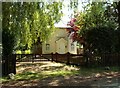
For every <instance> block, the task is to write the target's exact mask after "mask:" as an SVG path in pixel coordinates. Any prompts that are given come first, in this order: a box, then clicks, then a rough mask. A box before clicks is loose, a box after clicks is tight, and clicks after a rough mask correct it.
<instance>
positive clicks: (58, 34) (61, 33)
mask: <svg viewBox="0 0 120 88" xmlns="http://www.w3.org/2000/svg"><path fill="white" fill-rule="evenodd" d="M62 42H63V43H65V44H64V45H65V52H70V53H73V54H77V47H76V42H74V43H73V44H74V50H71V42H72V41H70V38H69V37H68V33H67V32H66V30H65V29H64V28H61V29H56V30H55V31H54V32H53V33H52V34H51V36H50V37H49V39H48V40H47V41H46V42H45V43H43V44H42V53H43V54H49V53H52V52H53V53H56V52H57V51H58V50H57V47H58V46H59V44H60V43H61V45H63V44H62ZM46 44H50V49H49V50H46Z"/></svg>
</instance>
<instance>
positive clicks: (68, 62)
mask: <svg viewBox="0 0 120 88" xmlns="http://www.w3.org/2000/svg"><path fill="white" fill-rule="evenodd" d="M66 64H67V65H69V64H70V53H69V52H67V63H66Z"/></svg>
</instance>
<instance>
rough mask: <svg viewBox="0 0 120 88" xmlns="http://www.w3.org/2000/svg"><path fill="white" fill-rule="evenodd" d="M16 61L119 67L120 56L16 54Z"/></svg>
mask: <svg viewBox="0 0 120 88" xmlns="http://www.w3.org/2000/svg"><path fill="white" fill-rule="evenodd" d="M16 60H17V61H18V62H21V61H31V62H36V61H46V60H49V61H55V62H61V63H66V64H74V65H101V66H112V65H116V66H117V65H120V64H119V63H120V54H118V53H115V54H110V53H109V54H106V53H104V54H101V55H93V56H86V55H83V54H70V53H65V54H58V53H55V54H53V53H51V54H16Z"/></svg>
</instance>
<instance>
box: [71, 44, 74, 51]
mask: <svg viewBox="0 0 120 88" xmlns="http://www.w3.org/2000/svg"><path fill="white" fill-rule="evenodd" d="M71 51H74V44H73V43H72V44H71Z"/></svg>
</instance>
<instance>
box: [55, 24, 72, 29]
mask: <svg viewBox="0 0 120 88" xmlns="http://www.w3.org/2000/svg"><path fill="white" fill-rule="evenodd" d="M55 27H56V28H60V29H63V28H72V27H71V26H69V25H67V24H63V23H58V24H55Z"/></svg>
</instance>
